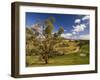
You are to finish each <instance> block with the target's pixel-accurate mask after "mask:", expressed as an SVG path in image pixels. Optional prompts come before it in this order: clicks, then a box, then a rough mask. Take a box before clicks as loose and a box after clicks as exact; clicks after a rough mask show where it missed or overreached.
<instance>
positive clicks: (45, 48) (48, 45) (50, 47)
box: [26, 17, 64, 64]
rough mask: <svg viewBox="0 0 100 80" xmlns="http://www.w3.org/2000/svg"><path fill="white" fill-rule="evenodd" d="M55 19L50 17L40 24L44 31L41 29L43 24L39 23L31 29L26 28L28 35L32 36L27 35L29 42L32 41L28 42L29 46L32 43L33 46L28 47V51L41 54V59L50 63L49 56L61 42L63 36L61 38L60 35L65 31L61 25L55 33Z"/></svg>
mask: <svg viewBox="0 0 100 80" xmlns="http://www.w3.org/2000/svg"><path fill="white" fill-rule="evenodd" d="M55 21H56V20H55V18H54V17H49V18H47V19H46V20H44V21H42V24H40V25H42V27H43V31H42V32H40V31H39V30H40V28H41V26H40V25H37V24H36V25H34V26H33V27H32V28H30V29H26V30H27V31H26V33H27V35H30V36H31V37H32V38H31V37H29V38H28V37H27V42H29V43H30V44H27V46H29V45H31V46H32V47H31V48H33V49H30V48H29V47H27V51H29V52H32V51H33V53H35V54H37V55H38V56H40V57H39V59H42V61H44V63H45V64H48V63H49V57H50V56H52V55H53V52H54V51H55V49H56V48H55V47H56V45H57V44H58V43H59V42H61V40H62V38H60V35H61V34H62V33H63V32H64V29H63V27H60V28H59V30H58V31H57V32H56V33H55V34H53V30H54V23H55ZM37 33H38V35H37ZM41 36H42V37H41ZM58 36H59V37H58ZM27 53H28V52H27Z"/></svg>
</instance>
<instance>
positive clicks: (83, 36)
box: [79, 34, 90, 40]
mask: <svg viewBox="0 0 100 80" xmlns="http://www.w3.org/2000/svg"><path fill="white" fill-rule="evenodd" d="M89 38H90V35H89V34H86V35H80V36H79V39H82V40H89Z"/></svg>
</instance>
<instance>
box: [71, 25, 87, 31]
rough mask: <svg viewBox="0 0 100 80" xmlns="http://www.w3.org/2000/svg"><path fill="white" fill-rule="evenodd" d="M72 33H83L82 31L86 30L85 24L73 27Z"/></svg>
mask: <svg viewBox="0 0 100 80" xmlns="http://www.w3.org/2000/svg"><path fill="white" fill-rule="evenodd" d="M73 28H74V29H73V30H72V31H73V32H81V31H84V29H85V28H86V25H85V24H80V25H76V26H73Z"/></svg>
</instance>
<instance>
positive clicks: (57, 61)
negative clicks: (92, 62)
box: [26, 53, 89, 67]
mask: <svg viewBox="0 0 100 80" xmlns="http://www.w3.org/2000/svg"><path fill="white" fill-rule="evenodd" d="M26 61H27V64H26V66H27V67H34V66H61V65H81V64H89V56H88V55H87V56H80V55H79V53H73V54H66V55H62V56H55V57H53V58H49V63H48V64H45V63H44V62H43V61H41V60H39V59H38V56H26Z"/></svg>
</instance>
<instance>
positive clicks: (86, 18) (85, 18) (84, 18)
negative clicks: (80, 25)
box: [82, 16, 90, 21]
mask: <svg viewBox="0 0 100 80" xmlns="http://www.w3.org/2000/svg"><path fill="white" fill-rule="evenodd" d="M89 18H90V16H84V17H83V18H82V20H83V21H84V20H88V19H89Z"/></svg>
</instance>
